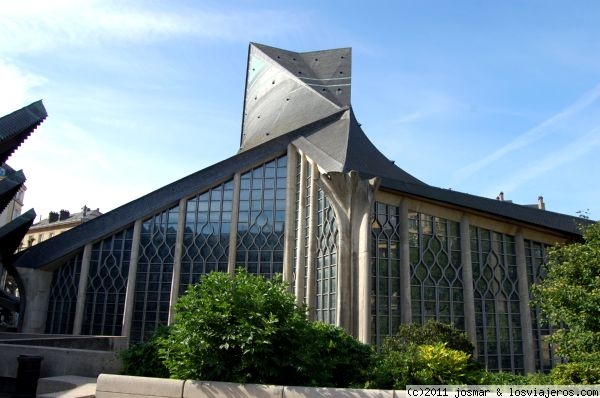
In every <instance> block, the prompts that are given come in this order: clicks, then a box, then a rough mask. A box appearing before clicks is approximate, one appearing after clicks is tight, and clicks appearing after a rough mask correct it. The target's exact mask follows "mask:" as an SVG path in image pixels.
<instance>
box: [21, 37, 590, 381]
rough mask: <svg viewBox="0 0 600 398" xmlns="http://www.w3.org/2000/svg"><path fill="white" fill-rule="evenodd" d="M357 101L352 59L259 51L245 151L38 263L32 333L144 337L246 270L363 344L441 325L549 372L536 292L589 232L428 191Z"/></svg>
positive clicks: (527, 368)
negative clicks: (376, 140) (550, 268)
mask: <svg viewBox="0 0 600 398" xmlns="http://www.w3.org/2000/svg"><path fill="white" fill-rule="evenodd" d="M350 92H351V50H350V49H349V48H343V49H335V50H326V51H315V52H305V53H297V52H292V51H286V50H281V49H277V48H273V47H268V46H264V45H260V44H251V45H250V49H249V57H248V69H247V78H246V90H245V99H244V114H243V127H242V134H241V139H240V148H239V151H238V152H237V154H236V155H234V156H232V157H230V158H229V159H226V160H223V161H222V162H219V163H217V164H215V165H213V166H210V167H208V168H206V169H203V170H200V171H198V172H196V173H194V174H192V175H189V176H187V177H184V178H182V179H181V180H178V181H175V182H173V183H171V184H169V185H167V186H165V187H163V188H161V189H159V190H157V191H154V192H152V193H149V194H147V195H145V196H143V197H141V198H138V199H136V200H134V201H132V202H130V203H128V204H125V205H123V206H121V207H119V208H117V209H115V210H113V211H111V212H109V213H106V214H104V215H102V216H99V217H98V218H96V219H94V220H91V221H89V222H87V223H84V224H82V225H80V226H78V227H76V228H74V229H72V230H70V231H67V232H65V233H64V234H61V235H59V236H56V237H53V238H52V239H48V240H46V241H44V242H41V243H40V244H38V245H36V246H34V247H32V248H30V249H28V250H26V251H25V252H23V253H22V254H21V255H20V256H19V257H18V258H17V259H16V261H15V264H14V265H15V266H16V268H17V269H18V270H19V274H20V276H21V279H22V280H23V284H24V288H25V294H22V297H23V303H22V306H23V307H24V313H23V327H22V330H23V331H26V332H45V333H52V334H57V333H59V334H63V333H64V334H89V335H123V336H129V337H130V339H131V341H140V340H143V339H144V338H146V337H148V336H149V335H150V334H151V333H152V332H153V331H154V329H155V328H156V327H157V326H158V325H159V324H168V323H169V322H171V320H172V319H173V315H174V313H173V305H174V303H175V301H176V300H177V298H178V297H179V296H181V294H183V293H184V292H185V291H186V289H187V287H188V286H189V284H191V283H195V282H197V281H198V280H199V278H200V276H201V275H203V274H206V273H209V272H212V271H222V272H229V273H234V272H235V270H236V269H237V268H239V267H243V268H245V269H247V270H248V271H249V272H251V273H255V274H259V275H264V276H265V277H270V276H272V275H274V274H275V273H281V274H283V277H284V279H285V280H286V281H287V282H288V283H289V284H290V289H291V290H292V291H293V292H294V293H295V295H296V298H297V302H298V304H305V305H306V306H307V309H308V313H309V315H310V317H311V318H312V319H315V320H319V321H323V322H327V323H332V324H335V325H339V326H341V327H343V328H345V329H346V330H347V331H349V332H350V333H351V334H353V335H354V336H356V337H357V338H358V339H360V340H361V341H363V342H367V343H372V344H376V345H377V344H380V343H381V341H382V339H383V338H384V337H385V336H388V335H391V334H393V333H394V332H395V330H396V329H397V327H398V326H399V325H401V324H404V323H411V322H415V323H423V322H425V321H427V320H428V319H437V320H440V321H442V322H446V323H450V324H452V325H454V326H456V327H458V328H460V329H462V330H464V331H466V333H467V334H468V336H469V337H470V338H471V340H472V341H473V342H474V344H475V347H476V351H477V356H478V358H480V360H481V361H482V362H484V363H485V364H486V366H487V368H488V369H490V370H504V371H509V372H532V371H534V370H544V369H548V368H549V367H550V366H551V365H552V361H553V357H552V351H551V350H550V348H549V347H548V345H547V344H546V343H545V342H544V336H545V335H547V334H548V333H549V331H548V329H547V327H545V326H543V325H541V323H540V314H539V311H538V310H537V309H536V308H533V307H531V306H530V286H531V285H532V284H534V283H536V282H538V281H539V278H540V277H541V276H542V272H543V271H542V264H543V262H544V258H545V251H546V249H547V248H548V247H549V246H550V245H553V244H556V243H561V242H568V241H572V240H577V239H580V234H579V231H578V220H579V219H577V218H575V217H571V216H567V215H562V214H558V213H552V212H549V211H545V210H542V209H538V208H532V207H527V206H521V205H517V204H513V203H509V202H505V201H500V200H493V199H487V198H482V197H478V196H474V195H470V194H466V193H461V192H456V191H451V190H447V189H442V188H437V187H433V186H430V185H428V184H426V183H424V182H422V181H420V180H418V179H417V178H415V177H413V176H411V175H410V174H408V173H407V172H405V171H404V170H402V169H401V168H399V167H398V166H396V165H395V164H394V163H393V162H392V161H390V160H389V159H387V158H386V157H385V156H384V155H383V154H381V152H379V150H378V149H377V148H375V146H374V145H373V144H372V143H371V142H370V141H369V139H368V138H367V136H366V135H365V133H364V132H363V131H362V129H361V126H360V124H359V123H358V122H357V121H356V118H355V116H354V113H353V110H352V106H351V103H350Z"/></svg>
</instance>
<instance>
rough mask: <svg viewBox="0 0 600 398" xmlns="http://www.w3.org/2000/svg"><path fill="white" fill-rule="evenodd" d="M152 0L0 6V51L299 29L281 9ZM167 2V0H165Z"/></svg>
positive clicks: (294, 16)
mask: <svg viewBox="0 0 600 398" xmlns="http://www.w3.org/2000/svg"><path fill="white" fill-rule="evenodd" d="M151 4H155V3H147V2H140V3H137V2H133V3H131V2H127V3H126V2H112V1H86V2H82V1H74V0H59V1H52V2H47V1H43V0H42V1H19V2H9V3H7V4H3V6H2V10H1V11H0V37H4V38H7V37H10V40H2V41H0V51H1V52H5V53H27V52H32V51H52V50H54V49H56V48H60V47H64V46H90V45H95V44H102V43H111V44H113V43H112V42H113V41H114V40H119V41H123V42H140V41H155V40H164V39H169V38H173V37H178V36H189V37H197V38H202V39H206V40H224V41H237V40H242V41H244V42H245V41H248V39H249V38H253V39H255V40H256V39H261V38H263V39H264V38H270V37H276V36H278V35H281V34H285V33H289V32H293V31H298V30H300V29H302V25H303V23H302V20H303V18H302V15H298V13H297V12H292V11H288V10H285V9H278V10H270V9H263V10H261V9H258V10H239V9H238V10H232V11H227V10H224V9H223V8H221V9H220V11H214V10H208V9H201V8H199V7H195V8H190V9H181V10H176V11H173V10H172V8H171V9H168V10H167V9H161V8H156V7H154V8H152V7H151V6H150V5H151ZM169 4H171V3H169Z"/></svg>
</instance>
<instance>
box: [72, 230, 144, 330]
mask: <svg viewBox="0 0 600 398" xmlns="http://www.w3.org/2000/svg"><path fill="white" fill-rule="evenodd" d="M132 237H133V228H128V229H125V230H123V231H121V232H119V233H116V234H114V235H113V236H111V237H108V238H106V239H104V240H101V241H100V242H97V243H95V244H94V245H93V246H92V253H91V259H90V268H89V273H88V279H87V289H86V297H85V311H84V317H83V325H82V329H81V333H82V334H92V335H108V336H119V335H120V334H121V327H122V324H123V310H124V307H125V293H126V291H127V275H128V272H129V261H130V259H131V240H132Z"/></svg>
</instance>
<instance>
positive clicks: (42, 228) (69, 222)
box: [19, 206, 102, 250]
mask: <svg viewBox="0 0 600 398" xmlns="http://www.w3.org/2000/svg"><path fill="white" fill-rule="evenodd" d="M100 215H102V213H101V212H100V209H99V208H98V209H95V210H92V209H90V208H88V207H87V206H83V207H82V209H81V211H80V212H77V213H72V214H71V212H69V211H68V210H64V209H63V210H60V211H51V212H50V213H49V214H48V218H46V219H43V220H41V221H39V222H37V223H35V224H33V225H32V226H31V228H29V231H27V234H25V236H24V237H23V241H22V242H21V245H20V248H19V250H24V249H26V248H28V247H31V246H33V245H36V244H38V243H40V242H43V241H44V240H46V239H50V238H52V237H54V236H56V235H59V234H61V233H63V232H65V231H68V230H70V229H71V228H74V227H76V226H78V225H80V224H82V223H84V222H86V221H89V220H93V219H94V218H96V217H98V216H100Z"/></svg>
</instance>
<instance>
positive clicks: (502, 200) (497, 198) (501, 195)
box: [496, 192, 504, 202]
mask: <svg viewBox="0 0 600 398" xmlns="http://www.w3.org/2000/svg"><path fill="white" fill-rule="evenodd" d="M496 200H499V201H501V202H504V192H500V194H498V196H496Z"/></svg>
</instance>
